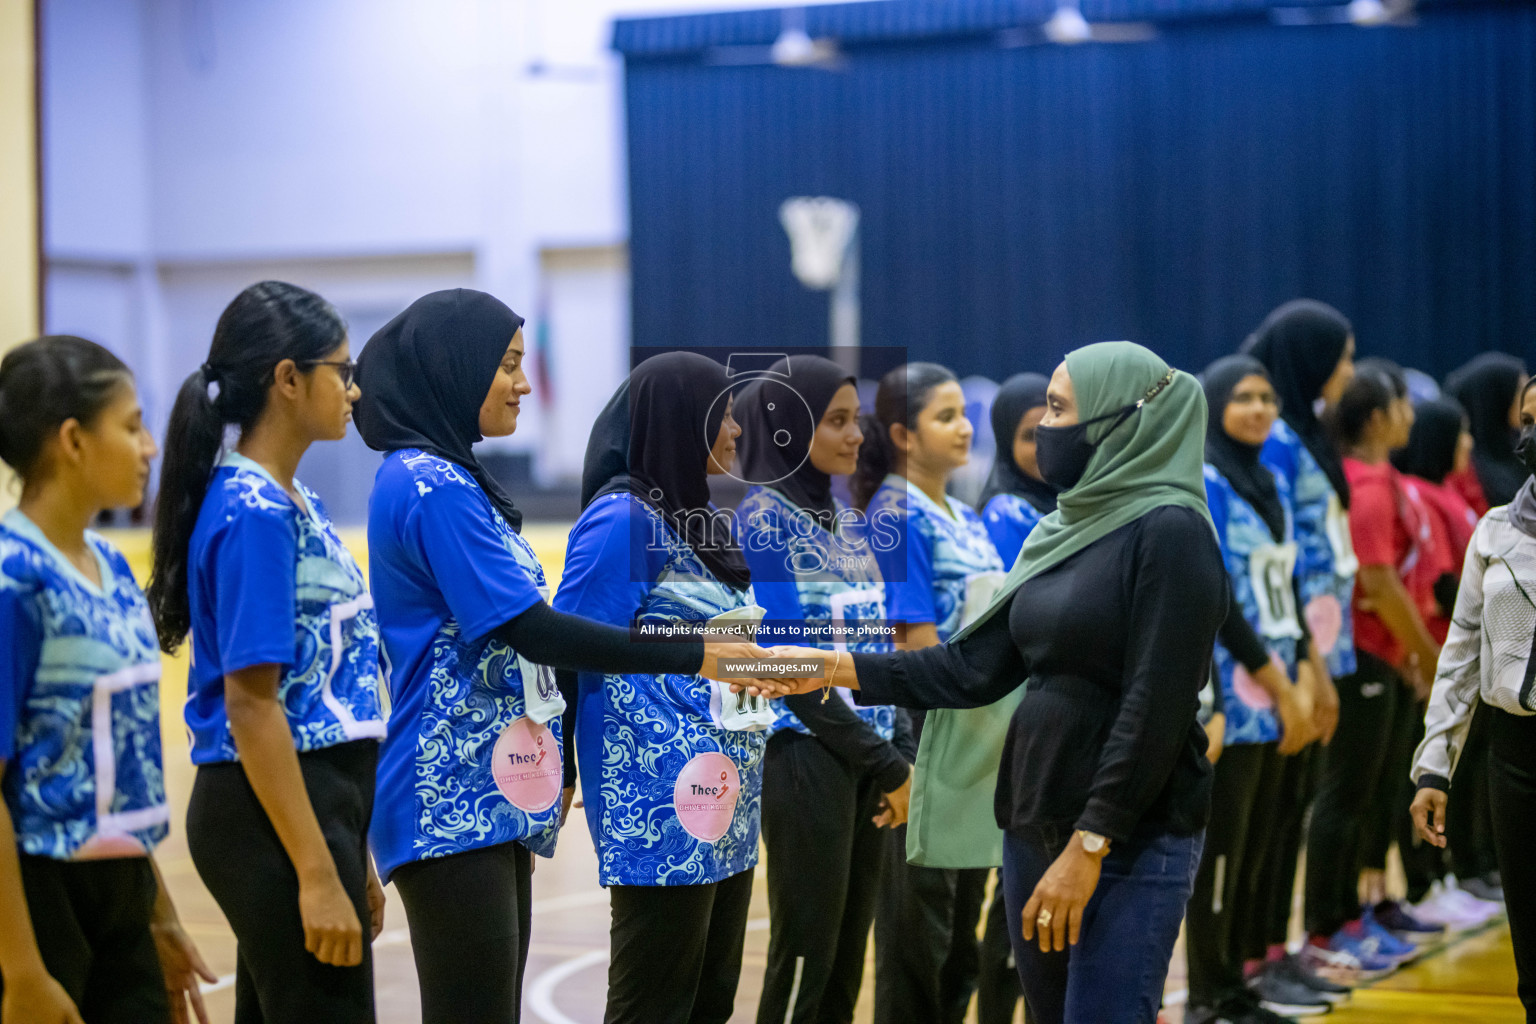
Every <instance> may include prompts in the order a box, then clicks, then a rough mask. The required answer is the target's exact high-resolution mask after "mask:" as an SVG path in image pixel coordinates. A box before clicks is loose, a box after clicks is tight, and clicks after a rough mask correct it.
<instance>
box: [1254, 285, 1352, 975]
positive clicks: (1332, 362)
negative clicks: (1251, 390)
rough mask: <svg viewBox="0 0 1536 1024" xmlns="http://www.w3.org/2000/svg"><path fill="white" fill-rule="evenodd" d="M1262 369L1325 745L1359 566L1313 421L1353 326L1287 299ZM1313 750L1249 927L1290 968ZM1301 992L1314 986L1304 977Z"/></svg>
mask: <svg viewBox="0 0 1536 1024" xmlns="http://www.w3.org/2000/svg"><path fill="white" fill-rule="evenodd" d="M1242 350H1243V353H1244V354H1246V355H1251V356H1253V357H1254V358H1255V359H1257V360H1258V361H1259V362H1260V363H1263V364H1264V368H1265V370H1266V371H1268V375H1269V380H1270V383H1271V385H1272V386H1273V387H1274V389H1275V395H1276V397H1277V398H1278V399H1279V400H1280V421H1279V422H1277V423H1276V424H1275V425H1274V427H1273V428H1271V430H1270V436H1269V440H1268V441H1266V442H1265V443H1264V447H1263V449H1262V451H1261V452H1260V458H1261V459H1262V461H1263V462H1264V464H1265V465H1267V466H1269V467H1270V468H1271V469H1273V470H1274V471H1275V476H1276V478H1277V479H1279V478H1283V480H1284V487H1285V488H1286V489H1287V490H1288V491H1289V492H1290V495H1291V500H1292V501H1293V503H1294V509H1295V522H1296V544H1297V548H1298V555H1297V564H1298V566H1299V567H1300V573H1299V578H1300V584H1301V605H1302V622H1303V623H1304V624H1305V626H1306V627H1307V630H1308V632H1309V633H1310V635H1311V640H1312V642H1311V645H1310V646H1311V653H1312V655H1313V657H1312V658H1311V659H1309V660H1308V661H1304V662H1302V663H1300V664H1299V665H1298V667H1297V674H1298V679H1301V678H1304V677H1307V676H1309V675H1310V676H1314V677H1315V678H1313V679H1311V681H1310V683H1309V685H1310V687H1311V689H1312V692H1313V693H1314V694H1315V696H1316V703H1315V708H1314V715H1315V718H1314V723H1315V725H1316V726H1317V728H1318V730H1319V732H1320V734H1321V735H1322V737H1323V740H1324V742H1325V743H1326V742H1327V741H1328V739H1329V738H1330V737H1331V736H1332V735H1333V730H1334V728H1335V727H1336V726H1337V724H1338V708H1339V702H1338V692H1337V689H1336V688H1335V686H1334V684H1333V680H1334V679H1338V678H1342V677H1343V676H1346V675H1349V674H1351V673H1353V672H1354V671H1355V669H1356V659H1355V643H1354V630H1353V622H1352V619H1351V615H1350V607H1351V602H1352V601H1353V599H1354V590H1355V571H1356V569H1357V568H1358V561H1357V560H1356V558H1355V553H1354V547H1353V544H1352V542H1351V539H1350V532H1349V518H1348V513H1347V509H1348V507H1349V483H1348V481H1347V480H1346V479H1345V476H1344V464H1343V461H1342V459H1341V457H1340V455H1339V452H1338V449H1337V447H1336V446H1335V445H1334V442H1333V439H1332V437H1331V436H1330V435H1329V432H1328V430H1327V429H1326V428H1325V427H1324V424H1323V422H1322V420H1321V419H1320V417H1321V416H1326V415H1327V414H1328V411H1329V410H1330V409H1332V408H1334V407H1335V406H1336V405H1337V404H1338V401H1339V398H1340V397H1341V396H1342V395H1343V393H1344V389H1345V388H1346V387H1348V386H1349V381H1350V379H1351V378H1352V377H1353V376H1354V352H1355V338H1354V329H1353V328H1352V327H1351V326H1350V323H1349V321H1348V320H1347V319H1346V318H1345V317H1344V315H1343V314H1342V313H1340V312H1339V311H1338V310H1336V309H1334V308H1333V307H1332V306H1329V305H1327V304H1325V303H1322V302H1317V301H1315V300H1312V299H1296V300H1293V301H1291V302H1287V303H1285V304H1284V305H1282V306H1279V307H1278V308H1276V309H1275V310H1274V311H1273V312H1271V313H1270V314H1269V316H1267V317H1265V318H1264V322H1263V323H1262V324H1260V325H1259V327H1258V329H1257V330H1255V331H1254V332H1253V333H1252V334H1251V335H1249V336H1248V338H1247V340H1246V341H1244V343H1243V346H1242ZM1317 756H1318V753H1317V750H1316V748H1314V749H1312V750H1309V751H1304V752H1303V753H1302V754H1300V755H1298V756H1296V757H1292V758H1289V759H1287V761H1286V777H1285V779H1284V780H1283V782H1282V785H1281V794H1280V798H1279V799H1280V802H1281V806H1280V808H1279V809H1278V810H1277V811H1276V824H1275V832H1276V835H1277V836H1278V837H1279V838H1278V841H1277V842H1276V843H1275V844H1274V846H1273V848H1272V849H1271V850H1270V851H1269V853H1268V863H1267V865H1266V868H1265V874H1266V876H1267V877H1269V878H1272V879H1276V880H1281V879H1283V880H1284V881H1277V882H1276V884H1275V885H1273V886H1272V887H1271V888H1270V890H1269V891H1268V892H1267V893H1261V894H1259V896H1258V899H1259V901H1260V902H1261V903H1262V904H1263V906H1262V907H1261V908H1260V909H1259V910H1258V911H1257V913H1256V916H1255V920H1256V921H1257V922H1259V924H1260V925H1261V926H1262V927H1263V929H1264V931H1265V941H1266V942H1267V943H1268V946H1269V953H1270V954H1272V955H1273V956H1276V957H1281V958H1283V959H1284V962H1285V964H1286V965H1287V970H1288V972H1289V973H1292V974H1299V973H1300V972H1299V971H1290V968H1294V967H1299V964H1298V963H1297V961H1296V960H1295V959H1294V958H1293V957H1291V956H1290V955H1289V954H1287V953H1286V951H1285V940H1286V934H1287V928H1288V927H1289V921H1290V912H1291V892H1292V888H1291V884H1290V879H1292V878H1294V876H1295V871H1296V863H1297V858H1298V856H1299V846H1300V836H1301V830H1302V819H1303V818H1304V816H1305V814H1306V810H1307V806H1308V804H1309V803H1310V802H1311V800H1312V787H1313V781H1312V780H1313V778H1314V775H1315V773H1314V772H1313V771H1312V770H1311V768H1310V766H1309V761H1310V760H1311V759H1312V758H1315V757H1317ZM1306 981H1307V983H1308V985H1309V986H1311V987H1313V988H1319V986H1320V985H1323V984H1324V983H1323V982H1322V979H1320V978H1317V977H1316V976H1315V975H1311V974H1310V973H1308V974H1307V977H1306Z"/></svg>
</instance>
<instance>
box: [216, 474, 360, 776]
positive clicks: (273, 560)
mask: <svg viewBox="0 0 1536 1024" xmlns="http://www.w3.org/2000/svg"><path fill="white" fill-rule="evenodd" d="M294 487H295V488H296V489H297V490H298V491H299V494H300V495H301V496H302V497H303V498H304V504H305V506H306V507H305V508H300V507H299V506H298V505H296V504H295V503H294V501H293V499H292V498H290V497H289V496H288V493H287V492H286V491H284V490H283V488H282V487H281V486H280V485H279V484H278V482H277V481H276V480H275V479H273V477H272V475H271V474H270V473H268V472H267V471H266V470H265V469H263V468H262V467H261V466H260V465H258V464H257V463H255V462H253V461H252V460H250V459H248V458H246V457H245V456H243V455H240V454H238V453H236V452H230V453H229V454H228V455H226V456H225V458H224V461H223V462H222V463H221V464H220V466H219V467H218V469H216V470H215V471H214V474H213V480H212V481H211V482H210V483H209V485H208V493H207V495H206V496H205V497H204V499H203V507H202V510H201V511H200V512H199V513H198V517H197V526H196V527H195V528H194V529H193V531H192V541H191V544H190V545H189V549H188V555H187V602H188V605H189V606H190V609H191V618H192V667H191V669H190V671H189V673H188V680H187V688H188V691H189V692H188V696H187V706H186V720H187V729H188V731H189V732H190V733H191V736H192V763H193V764H211V763H215V762H220V761H234V760H237V759H238V758H237V755H236V752H235V741H234V738H233V737H232V736H231V735H230V732H229V718H228V715H227V714H226V713H225V708H224V677H225V675H226V674H228V673H230V672H235V671H238V670H240V669H243V668H251V667H253V666H256V665H277V666H280V667H281V669H282V679H281V680H280V681H279V683H278V691H277V699H278V703H279V704H281V705H282V707H283V711H284V713H285V714H286V715H287V717H288V728H289V730H290V731H291V732H292V733H293V745H294V747H295V748H296V749H297V750H299V751H300V752H303V751H306V750H319V749H321V748H324V747H331V746H335V745H337V744H339V743H348V742H351V741H352V740H362V739H380V738H382V737H383V736H384V718H383V714H382V711H381V710H380V705H379V623H378V619H377V618H376V617H375V616H374V611H373V598H372V596H371V595H370V594H369V593H368V585H367V583H366V581H365V580H364V579H363V573H362V571H361V570H360V569H359V568H358V567H357V562H356V561H354V560H353V558H352V554H351V552H349V551H348V550H347V547H346V545H345V544H343V543H342V542H341V538H340V537H338V536H336V530H335V528H334V527H333V526H332V525H331V520H330V518H329V517H328V516H327V515H326V514H325V508H324V506H322V505H321V504H320V499H319V498H318V497H316V496H315V494H314V492H313V491H311V490H309V489H308V488H307V487H305V486H304V485H303V484H301V483H299V482H298V481H297V480H295V481H294Z"/></svg>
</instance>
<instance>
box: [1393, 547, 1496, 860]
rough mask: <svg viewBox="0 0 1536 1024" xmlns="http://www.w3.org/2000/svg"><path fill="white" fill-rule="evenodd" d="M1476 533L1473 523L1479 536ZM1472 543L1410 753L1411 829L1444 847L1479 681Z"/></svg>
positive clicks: (1479, 571) (1481, 565) (1479, 612)
mask: <svg viewBox="0 0 1536 1024" xmlns="http://www.w3.org/2000/svg"><path fill="white" fill-rule="evenodd" d="M1485 522H1486V520H1485ZM1482 530H1483V526H1482V525H1479V526H1478V531H1479V535H1480V534H1481V531H1482ZM1478 539H1479V537H1477V536H1475V537H1474V538H1473V540H1472V546H1471V547H1469V548H1468V549H1467V557H1466V561H1465V562H1463V563H1462V570H1461V587H1460V589H1459V590H1458V591H1457V593H1456V609H1455V612H1454V613H1453V614H1452V615H1451V626H1450V630H1449V631H1448V632H1447V633H1446V637H1445V647H1444V648H1442V649H1441V651H1440V659H1439V661H1438V662H1437V664H1436V669H1435V685H1434V688H1433V689H1432V690H1431V691H1430V694H1429V707H1428V708H1427V709H1426V711H1425V714H1424V739H1423V740H1422V741H1421V742H1420V743H1419V749H1418V750H1416V751H1414V754H1413V768H1412V776H1413V781H1414V783H1415V784H1416V785H1417V786H1418V787H1419V790H1418V793H1417V794H1416V795H1415V796H1414V800H1413V806H1412V807H1411V808H1410V813H1411V814H1412V816H1413V824H1414V829H1415V831H1417V832H1418V834H1419V836H1420V837H1421V838H1423V839H1424V840H1425V841H1426V842H1429V843H1431V844H1433V845H1435V846H1441V847H1443V846H1444V845H1445V809H1446V804H1447V800H1448V796H1447V794H1448V792H1449V790H1450V788H1451V776H1452V775H1453V774H1454V773H1455V771H1456V762H1457V759H1458V758H1459V757H1460V755H1461V752H1462V750H1463V749H1465V747H1466V743H1467V732H1468V730H1470V729H1471V727H1472V712H1473V710H1474V709H1475V708H1476V707H1477V699H1478V689H1479V685H1480V683H1481V674H1482V665H1481V660H1482V643H1483V575H1484V573H1486V572H1487V570H1488V562H1487V560H1486V559H1484V558H1483V557H1482V556H1481V555H1480V554H1479V552H1478Z"/></svg>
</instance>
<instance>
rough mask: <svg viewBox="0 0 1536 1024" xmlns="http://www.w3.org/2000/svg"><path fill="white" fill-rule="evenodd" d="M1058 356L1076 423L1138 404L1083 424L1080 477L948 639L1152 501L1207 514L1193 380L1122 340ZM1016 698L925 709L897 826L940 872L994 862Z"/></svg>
mask: <svg viewBox="0 0 1536 1024" xmlns="http://www.w3.org/2000/svg"><path fill="white" fill-rule="evenodd" d="M1066 363H1067V373H1068V374H1070V375H1071V377H1072V390H1073V392H1074V393H1075V395H1076V397H1077V409H1078V420H1079V421H1086V420H1091V419H1093V418H1094V417H1097V416H1103V415H1105V414H1107V413H1113V412H1115V411H1117V410H1119V409H1123V408H1124V407H1126V406H1128V405H1133V404H1135V403H1137V402H1141V403H1142V404H1141V407H1140V408H1139V409H1137V411H1135V412H1133V413H1131V415H1130V417H1129V419H1127V420H1125V422H1123V423H1120V424H1119V426H1117V427H1114V429H1113V430H1111V429H1110V428H1111V427H1112V426H1114V424H1115V420H1114V418H1110V419H1106V420H1104V421H1103V422H1102V423H1099V424H1096V425H1094V426H1092V427H1089V440H1091V441H1098V442H1100V443H1099V447H1098V449H1097V450H1096V451H1095V452H1094V454H1093V458H1092V459H1090V460H1089V462H1088V468H1087V469H1086V470H1085V471H1084V472H1083V478H1082V479H1081V480H1079V481H1078V483H1077V485H1076V486H1075V487H1073V488H1072V489H1071V490H1068V491H1063V492H1062V493H1061V495H1060V497H1059V498H1058V501H1057V507H1056V511H1055V512H1052V513H1051V514H1050V515H1048V516H1046V517H1045V518H1044V519H1042V520H1041V521H1040V522H1039V523H1038V524H1036V526H1035V528H1034V529H1033V530H1031V531H1030V533H1029V536H1028V537H1027V538H1025V540H1024V546H1023V548H1021V549H1020V550H1019V557H1018V558H1017V559H1016V560H1015V561H1014V563H1013V568H1012V569H1011V570H1010V571H1009V573H1008V576H1007V579H1006V580H1005V581H1004V583H1003V585H1002V587H1001V588H1000V589H999V590H998V594H997V597H996V598H994V599H993V601H992V603H991V604H989V605H988V606H987V608H986V609H985V610H984V611H983V612H982V613H981V614H980V615H978V616H977V617H976V618H975V619H974V620H973V621H971V622H970V623H968V624H967V625H966V626H965V627H964V628H962V629H960V630H959V631H957V632H956V633H955V634H954V635H953V636H951V637H950V638H949V640H948V641H946V642H947V643H951V644H953V643H957V642H959V641H961V640H964V639H965V638H966V637H967V636H969V635H970V634H971V633H972V632H973V631H974V630H975V629H976V628H977V627H978V626H980V625H981V624H982V623H984V622H986V621H987V620H988V619H990V618H992V616H993V615H995V614H997V612H998V610H999V609H1001V608H1006V607H1007V606H1008V604H1009V603H1010V602H1011V601H1012V599H1013V594H1014V591H1016V590H1018V589H1019V586H1020V585H1021V584H1022V583H1024V581H1026V580H1028V579H1030V578H1031V577H1033V576H1037V575H1039V574H1040V573H1042V572H1044V571H1045V570H1047V569H1049V568H1051V567H1052V566H1054V565H1057V564H1059V563H1060V562H1063V561H1065V560H1066V559H1067V558H1069V557H1071V556H1072V555H1074V554H1076V553H1077V552H1079V551H1081V550H1082V549H1083V548H1086V547H1087V546H1088V545H1090V544H1092V543H1093V542H1094V541H1096V540H1099V539H1100V538H1102V537H1104V536H1106V535H1108V534H1110V533H1112V532H1113V531H1115V530H1117V529H1119V528H1120V527H1122V526H1125V525H1126V524H1127V523H1131V522H1134V521H1135V520H1137V519H1139V518H1141V517H1142V516H1144V515H1146V514H1147V513H1148V512H1150V511H1152V510H1153V509H1155V508H1158V507H1160V506H1163V505H1181V506H1183V507H1185V508H1191V509H1194V510H1195V511H1197V512H1199V513H1200V514H1201V515H1202V516H1204V517H1205V518H1206V521H1207V522H1209V521H1210V518H1211V513H1210V509H1209V508H1208V507H1207V506H1206V502H1205V479H1204V476H1203V470H1202V465H1203V463H1204V461H1205V421H1206V406H1205V392H1204V391H1203V390H1202V389H1201V387H1200V384H1199V382H1198V381H1196V380H1195V378H1194V377H1192V376H1190V375H1189V374H1187V373H1184V372H1183V371H1181V370H1171V369H1170V368H1169V366H1168V364H1167V363H1165V362H1163V360H1162V359H1161V358H1160V357H1159V356H1158V355H1157V354H1156V353H1154V352H1152V351H1151V350H1149V349H1146V348H1143V347H1142V346H1140V345H1136V344H1133V343H1131V342H1129V341H1106V342H1100V343H1099V344H1096V345H1088V346H1085V347H1083V348H1080V349H1077V350H1075V351H1072V352H1069V353H1067V359H1066ZM1165 379H1166V380H1167V383H1166V384H1165V385H1164V386H1162V387H1161V388H1159V387H1158V385H1159V384H1160V383H1162V382H1163V381H1164V380H1165ZM1149 395H1151V396H1152V397H1150V398H1149V397H1148V396H1149ZM1106 432H1107V436H1106ZM1214 529H1215V527H1214V526H1213V527H1212V530H1213V531H1214ZM1022 696H1023V687H1020V688H1019V689H1018V690H1016V691H1015V692H1014V693H1012V694H1010V695H1009V696H1007V697H1005V698H1003V699H1002V700H1000V701H998V702H997V703H996V704H992V705H989V706H988V707H985V708H969V709H964V710H956V709H948V708H946V709H940V710H937V711H932V712H929V714H928V719H927V722H926V724H925V725H924V727H923V739H922V744H921V746H920V747H919V750H918V757H917V767H916V771H915V775H914V778H913V785H912V809H911V822H910V824H909V826H908V829H907V859H908V860H910V861H911V862H912V863H914V864H922V865H925V866H928V867H947V868H962V867H988V866H994V865H996V864H999V863H1001V860H1002V832H1001V831H1000V830H999V829H998V827H997V821H996V817H995V812H994V811H993V796H994V794H995V791H996V789H997V772H998V768H999V766H1000V765H1001V763H1002V752H1003V741H1004V740H1005V739H1006V737H1007V733H1008V724H1009V720H1010V719H1011V718H1012V717H1013V711H1014V708H1016V707H1017V706H1018V703H1019V701H1020V699H1022Z"/></svg>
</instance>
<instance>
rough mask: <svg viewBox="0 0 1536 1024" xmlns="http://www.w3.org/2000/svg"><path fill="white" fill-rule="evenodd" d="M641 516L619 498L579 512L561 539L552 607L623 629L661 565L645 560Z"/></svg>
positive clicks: (645, 547) (628, 622) (649, 559)
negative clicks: (562, 559)
mask: <svg viewBox="0 0 1536 1024" xmlns="http://www.w3.org/2000/svg"><path fill="white" fill-rule="evenodd" d="M643 519H644V517H643V516H641V515H639V514H638V513H635V514H632V513H631V506H630V503H629V502H628V501H627V500H624V499H618V500H607V501H604V502H602V504H601V505H599V506H598V507H596V508H591V509H589V510H588V512H587V513H585V514H583V515H582V517H581V519H579V520H578V521H577V523H576V527H575V529H573V530H572V531H571V535H570V537H569V538H568V539H567V541H566V548H565V568H564V569H563V570H562V571H561V574H560V590H559V592H558V593H556V594H555V601H554V605H555V609H556V610H557V611H562V612H569V613H570V614H572V615H582V616H585V617H586V618H589V619H596V620H597V621H598V622H606V623H608V624H610V625H614V626H623V627H626V628H628V626H629V624H630V623H631V621H633V619H634V614H635V610H636V609H637V608H639V607H640V603H641V602H642V601H643V600H644V599H645V593H646V591H647V590H648V589H649V588H650V585H651V580H652V579H653V578H654V573H655V572H659V571H660V568H661V566H660V561H659V557H658V558H657V559H654V560H655V561H656V562H657V564H656V565H650V564H649V563H650V562H651V561H653V559H651V558H648V557H647V556H648V554H649V545H647V544H646V543H645V536H644V530H643V525H642V522H641V520H643Z"/></svg>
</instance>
